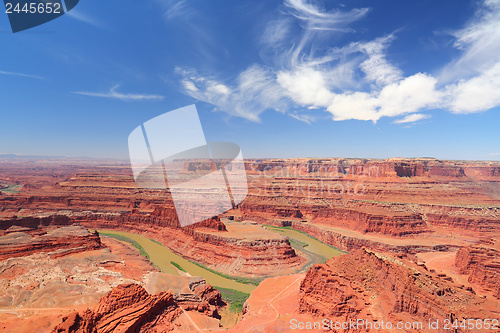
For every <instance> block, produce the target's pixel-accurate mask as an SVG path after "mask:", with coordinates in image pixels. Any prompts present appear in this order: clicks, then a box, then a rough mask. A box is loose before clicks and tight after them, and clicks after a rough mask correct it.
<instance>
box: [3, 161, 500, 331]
mask: <svg viewBox="0 0 500 333" xmlns="http://www.w3.org/2000/svg"><path fill="white" fill-rule="evenodd" d="M0 168H1V171H2V172H1V179H0V183H1V184H3V185H4V188H7V187H9V188H12V186H14V185H15V186H17V187H16V191H10V190H9V191H7V190H3V191H2V189H1V188H0V193H1V194H0V272H3V273H0V280H1V279H2V276H4V278H3V279H4V280H3V281H4V282H2V283H4V284H5V287H4V288H5V289H3V290H4V293H5V295H4V294H2V296H7V297H3V298H0V305H1V304H4V306H5V307H6V309H16V308H19V307H20V306H21V307H22V306H23V305H22V304H21V303H22V302H19V301H17V300H16V299H18V298H19V297H17V296H16V292H17V293H19V292H21V291H23V292H25V294H26V295H28V294H27V293H26V291H29V290H28V289H29V288H28V286H29V283H24V284H23V285H22V287H17V289H12V288H11V289H9V288H7V287H6V286H7V285H9V283H10V282H12V281H17V280H16V279H20V277H22V276H24V275H26V274H28V273H29V272H28V271H26V269H25V268H22V265H21V263H22V262H23V263H25V264H26V263H27V262H30V263H35V262H36V261H37V260H39V261H40V262H43V263H44V265H46V266H47V267H57V266H58V265H65V263H64V261H67V260H68V258H73V257H75V256H76V257H78V256H87V254H91V253H94V254H95V253H97V252H99V251H101V252H102V251H109V250H110V249H111V250H113V249H118V248H121V247H123V246H124V245H123V244H121V243H120V242H118V241H114V240H112V239H108V238H106V237H104V238H103V237H100V236H99V234H98V233H97V232H95V230H96V229H107V230H117V231H127V232H133V233H137V234H140V235H143V236H145V237H147V238H149V239H152V240H154V241H156V242H159V243H161V244H162V245H163V246H165V247H167V248H168V249H170V250H171V251H172V252H173V253H175V254H177V255H180V256H182V257H183V258H185V259H188V260H190V261H192V262H196V263H198V264H200V265H203V266H204V267H207V268H208V269H211V270H214V271H217V272H219V273H220V274H225V275H228V276H231V277H235V278H237V277H239V278H250V279H259V280H258V281H262V280H263V279H265V280H263V281H262V282H260V284H259V286H258V287H257V289H256V290H254V291H253V292H252V293H251V295H250V298H249V299H248V301H247V302H246V303H245V306H244V308H243V314H242V315H241V318H240V319H239V322H238V323H237V324H236V326H234V327H232V328H230V330H231V331H234V332H240V331H252V329H253V328H252V327H255V330H254V331H256V332H258V331H259V330H258V329H262V330H264V331H267V330H269V331H272V330H277V329H286V328H288V327H289V326H290V322H289V320H291V319H297V318H298V319H300V320H302V321H304V322H314V321H318V318H331V319H335V320H338V321H341V320H346V319H354V318H356V319H359V318H362V319H365V320H369V319H370V320H373V321H375V319H376V320H377V321H379V322H380V320H385V321H387V320H390V321H394V322H396V321H422V322H425V323H427V322H428V321H429V320H439V321H441V322H443V321H444V320H445V319H453V320H455V319H457V320H458V319H460V320H461V319H462V318H487V317H488V318H490V319H494V318H498V313H500V311H499V309H498V306H499V299H500V294H498V290H499V289H500V286H499V284H498V281H499V280H500V279H499V277H500V276H499V274H500V261H499V260H500V259H499V253H500V248H499V235H500V163H499V162H487V161H484V162H482V161H478V162H473V161H441V160H436V159H432V158H421V159H387V160H371V159H340V158H337V159H335V158H331V159H298V158H297V159H262V160H247V161H246V173H247V177H248V187H249V188H248V194H247V196H246V198H245V199H244V201H243V202H242V203H241V204H239V205H237V206H236V207H234V208H233V209H231V210H229V211H227V212H225V213H223V214H221V215H219V216H215V217H212V218H210V219H207V220H204V221H202V222H199V223H197V224H193V225H190V226H187V227H181V226H180V224H179V222H178V219H177V215H176V211H175V208H174V204H173V201H172V197H171V195H170V193H169V192H168V191H165V190H155V189H144V188H138V187H137V186H136V185H135V183H134V181H133V178H132V175H131V171H130V168H129V166H128V164H127V163H121V162H117V161H106V160H68V161H54V160H47V161H43V160H36V161H30V160H23V161H15V160H14V161H11V160H6V161H1V162H0ZM184 168H185V171H184V172H185V173H186V174H191V175H196V174H197V173H198V172H206V170H211V166H210V165H206V163H205V162H199V161H198V162H185V163H184ZM239 186H241V184H239ZM207 204H209V203H207ZM267 226H275V227H280V228H290V229H293V230H297V231H299V232H302V233H305V234H307V235H309V236H311V237H314V238H316V239H317V240H319V241H322V242H323V243H325V244H328V245H330V246H332V247H335V248H337V249H340V250H342V251H344V253H346V254H343V255H340V256H338V257H333V258H331V259H330V258H327V259H329V260H328V261H327V262H326V263H323V264H314V263H315V262H311V260H310V258H311V256H310V253H309V254H308V252H307V248H308V247H307V245H308V244H307V241H306V244H301V242H297V241H296V240H295V241H294V240H293V239H289V238H288V237H285V236H283V235H280V234H279V233H277V232H275V230H274V231H273V229H272V228H268V227H267ZM302 243H303V242H302ZM108 244H109V245H108ZM96 251H97V252H96ZM120 251H121V250H119V251H118V253H121V252H120ZM99 253H100V252H99ZM106 255H115V254H114V253H113V251H111V253H108V254H106ZM127 258H128V259H127V260H131V258H132V257H131V256H128V257H127ZM16 260H17V261H16ZM23 260H24V261H23ZM120 260H121V261H123V260H124V259H119V260H118V261H120ZM134 260H135V259H134ZM142 260H145V259H144V258H142ZM121 261H120V262H121ZM99 262H101V261H99ZM99 262H97V261H96V262H95V263H94V264H93V265H94V266H93V267H95V270H96V271H99V272H107V271H105V270H110V267H111V266H112V268H113V269H114V270H115V271H114V272H115V273H109V274H108V275H106V274H103V275H102V276H108V277H106V278H104V279H103V278H101V277H99V280H96V277H89V278H88V280H86V282H85V283H84V284H88V285H89V286H92V283H97V282H96V281H98V283H97V284H98V285H99V287H97V286H94V290H93V291H92V292H90V291H89V290H87V291H86V292H88V294H89V295H88V297H87V298H86V299H87V301H86V302H81V303H80V304H81V305H82V306H79V309H75V308H74V307H71V306H69V307H68V306H67V304H64V305H63V306H62V308H65V309H66V310H65V311H63V312H64V313H65V314H64V315H60V314H59V315H58V317H57V318H58V320H59V319H61V320H62V318H65V319H64V321H63V322H61V323H60V325H59V326H58V328H57V329H58V330H60V332H69V331H70V328H71V327H78V328H77V329H76V328H75V330H74V331H75V332H76V331H78V330H80V331H81V332H86V331H85V330H88V331H92V330H95V329H96V327H98V326H96V325H104V326H99V327H101V328H102V329H101V328H100V329H99V330H100V331H103V332H104V331H106V329H107V328H105V326H106V327H108V326H107V325H110V324H109V323H108V319H109V318H112V319H113V318H116V320H115V319H113V320H111V321H113V322H116V323H119V322H120V319H119V317H120V316H121V317H123V318H129V319H130V320H129V319H126V320H125V319H124V322H125V321H126V322H127V323H129V324H130V325H137V327H143V328H141V330H142V331H144V332H150V331H151V332H153V331H154V328H153V326H151V325H150V326H148V325H149V324H147V323H151V322H156V323H160V322H163V323H165V325H163V324H162V325H163V326H162V325H159V324H158V325H159V326H158V327H163V329H165V330H167V329H168V330H177V329H180V328H181V327H185V328H186V327H191V328H193V326H190V325H192V323H191V322H190V321H189V320H188V319H186V318H184V316H183V314H181V312H182V309H189V310H186V311H190V312H193V313H196V314H195V315H193V316H194V317H196V318H199V322H200V323H202V322H203V323H205V324H203V325H207V326H206V327H211V329H217V327H216V326H217V325H218V324H217V325H215V324H214V323H216V322H217V321H218V320H219V318H218V313H219V312H220V311H221V309H223V308H224V306H223V305H214V304H215V303H217V304H219V303H218V302H219V301H216V302H215V303H214V302H213V301H210V300H209V301H206V300H203V297H199V296H196V297H197V299H198V301H197V303H193V304H191V305H189V306H188V305H187V304H188V303H186V302H184V303H183V301H181V300H180V299H179V298H178V297H177V296H178V295H177V296H176V291H175V290H174V289H175V288H173V289H172V288H171V289H170V291H168V290H169V289H168V288H167V287H166V285H164V286H163V287H162V288H153V289H151V290H150V289H148V288H147V282H146V281H147V279H148V278H145V276H152V275H151V274H164V273H160V272H159V271H158V269H157V268H155V267H153V266H148V265H147V264H146V263H144V265H142V264H141V265H136V266H134V265H133V266H134V267H135V268H134V269H132V271H133V272H134V273H132V272H131V271H128V270H125V271H123V268H122V267H120V266H119V265H116V264H111V263H109V262H108V263H107V264H106V265H107V266H106V265H105V266H103V267H102V268H98V267H100V264H99ZM7 263H8V265H7ZM316 263H317V262H316ZM1 265H7V266H5V267H9V268H8V269H5V267H4V270H3V271H2V268H1ZM31 265H32V264H31ZM110 265H111V266H110ZM27 267H34V266H27ZM103 269H104V270H103ZM67 271H68V272H69V273H67V274H68V275H67V276H66V277H65V278H66V279H67V281H72V279H71V278H70V277H71V276H73V275H72V273H71V272H70V270H67ZM2 274H3V275H2ZM37 274H48V273H47V272H45V273H42V272H39V273H37ZM93 274H94V275H92V274H91V276H100V275H95V273H93ZM124 274H125V275H124ZM148 274H149V275H148ZM28 275H29V274H28ZM111 276H113V277H111ZM33 278H34V277H31V279H33ZM23 279H30V278H28V277H27V276H26V277H24V278H23ZM59 279H60V278H59ZM68 279H69V280H68ZM176 279H181V280H182V279H184V277H182V276H181V277H177V278H176ZM58 281H60V282H58V283H61V284H64V282H62V281H64V279H63V280H58ZM92 281H93V282H92ZM103 281H104V282H103ZM381 282H382V283H381ZM124 283H125V285H126V286H127V287H126V288H125V287H123V285H124ZM179 283H180V282H175V283H174V285H176V286H177V288H180V286H181V285H184V287H182V288H184V289H185V290H188V289H189V287H186V286H188V285H189V283H187V284H186V282H183V283H180V284H179ZM120 285H121V286H122V287H119V286H120ZM208 286H209V285H206V286H204V287H203V288H204V289H207V290H211V289H210V288H212V287H208ZM280 286H284V288H283V287H280ZM37 288H39V287H37ZM44 288H45V286H44ZM79 288H83V289H85V288H86V287H79ZM113 288H118V289H116V290H115V289H113ZM120 288H122V289H123V288H125V289H123V290H121V289H120ZM141 288H145V289H141ZM186 288H187V289H186ZM285 288H288V289H285ZM83 289H82V290H83ZM113 290H115V292H113ZM120 290H121V291H120ZM125 291H127V292H125ZM128 291H130V293H131V294H134V295H136V296H134V297H136V298H137V299H138V300H140V301H139V303H140V304H141V305H139V304H137V306H138V307H137V308H136V310H137V313H138V314H140V315H138V316H137V317H130V316H129V314H130V313H132V312H134V311H135V310H133V309H134V306H135V305H136V304H132V303H133V302H131V303H130V304H128V303H127V304H128V305H126V306H125V308H129V310H126V311H125V310H124V311H125V312H123V313H121V314H119V312H116V311H112V310H110V311H108V312H106V313H105V314H104V313H101V312H99V311H100V310H99V307H100V305H99V303H98V302H99V299H101V301H102V302H107V301H106V299H107V298H106V296H105V295H106V294H107V293H110V294H108V295H115V296H109V297H110V298H109V302H110V303H113V302H115V301H117V302H121V301H120V300H119V299H121V297H122V296H123V295H122V294H127V293H128ZM191 292H192V293H194V294H196V292H197V291H193V290H191ZM209 293H211V294H213V295H215V296H213V297H215V299H219V300H220V295H219V296H216V294H217V292H216V291H215V289H213V291H210V292H209ZM35 294H36V293H35ZM29 295H31V296H30V297H33V295H34V294H33V293H31V294H29ZM120 295H121V296H120ZM16 297H17V298H16ZM103 297H104V298H103ZM127 297H128V296H127ZM35 298H36V297H35ZM35 298H33V300H31V301H30V300H29V299H30V298H28V302H31V303H32V304H35V303H36V302H35ZM115 298H116V299H115ZM125 298H126V297H125ZM2 299H3V303H2ZM56 299H57V298H56ZM374 300H375V301H374ZM68 302H69V301H68ZM141 302H142V303H141ZM204 302H205V303H204ZM211 302H212V303H214V304H212V303H211ZM221 302H223V301H222V300H221ZM69 303H70V302H69ZM69 303H68V304H69ZM125 303H126V302H125ZM125 303H124V304H125ZM26 304H27V303H26ZM103 304H104V303H103ZM155 304H156V305H155ZM158 304H161V306H160V307H161V308H162V309H163V310H162V311H163V312H162V311H159V310H158V311H156V310H155V311H153V309H155V307H156V306H159V305H158ZM220 304H222V303H220ZM214 306H215V308H214ZM52 307H54V308H57V306H55V305H52ZM30 308H31V307H30ZM92 309H94V310H92ZM265 309H268V310H267V312H268V313H267V314H265V315H264V312H266V310H265ZM69 310H71V311H72V312H71V313H69V312H68V311H69ZM73 310H76V311H73ZM127 311H130V312H127ZM179 311H180V312H179ZM263 311H264V312H263ZM153 312H154V314H153ZM276 313H277V316H276ZM174 314H175V315H174ZM4 315H6V314H4ZM39 315H40V314H37V315H36V316H39ZM36 316H34V318H35V317H36ZM61 316H62V317H61ZM200 316H201V317H200ZM42 317H43V316H42ZM260 317H261V318H260ZM276 317H277V318H276ZM103 318H108V319H106V320H104V319H103ZM176 318H177V319H176ZM183 318H184V319H183ZM207 318H211V319H207ZM263 318H264V319H263ZM265 318H267V319H265ZM298 319H297V320H298ZM10 320H13V319H12V318H10V317H9V318H8V321H7V322H8V323H10V322H11V321H10ZM103 320H104V321H103ZM176 320H177V321H176ZM287 320H288V322H287ZM167 322H169V323H173V322H177V323H179V325H180V326H175V325H173V326H172V325H171V326H168V325H166V323H167ZM103 323H108V324H103ZM133 323H136V324H133ZM92 325H94V326H92ZM113 325H114V324H113ZM127 325H128V324H127ZM109 327H112V326H109ZM130 327H132V326H130ZM134 327H136V326H134ZM52 328H53V326H52V327H51V329H52ZM54 329H55V328H54ZM127 329H130V328H127ZM99 330H98V331H99ZM124 330H126V329H124ZM80 331H78V332H80ZM340 331H346V332H347V331H349V330H340ZM355 331H356V330H354V332H355ZM359 331H365V330H359ZM408 331H412V330H408ZM413 331H415V332H416V330H413Z"/></svg>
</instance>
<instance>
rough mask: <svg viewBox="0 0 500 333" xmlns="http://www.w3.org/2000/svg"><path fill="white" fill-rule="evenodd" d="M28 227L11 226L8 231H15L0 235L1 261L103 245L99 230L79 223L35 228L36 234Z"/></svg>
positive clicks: (58, 254) (88, 248)
mask: <svg viewBox="0 0 500 333" xmlns="http://www.w3.org/2000/svg"><path fill="white" fill-rule="evenodd" d="M26 229H27V228H26ZM26 229H21V230H23V231H25V232H19V231H15V230H16V228H12V227H11V228H10V229H8V230H7V231H10V230H14V232H9V233H8V234H6V235H4V236H0V261H1V260H5V259H8V258H14V257H25V256H29V255H31V254H35V253H39V252H46V253H49V254H50V256H51V257H52V258H57V257H61V256H65V255H68V254H71V253H77V252H84V251H90V250H97V249H99V248H101V247H102V244H101V240H100V238H99V234H98V233H97V231H95V232H89V231H88V230H87V229H86V228H84V227H82V226H79V225H71V226H65V227H60V228H57V229H54V230H44V229H43V228H42V229H35V231H36V234H34V235H30V234H29V232H30V231H32V229H27V230H26Z"/></svg>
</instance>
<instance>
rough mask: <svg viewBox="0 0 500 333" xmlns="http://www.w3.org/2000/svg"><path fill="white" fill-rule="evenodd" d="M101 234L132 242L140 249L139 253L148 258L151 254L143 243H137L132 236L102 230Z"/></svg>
mask: <svg viewBox="0 0 500 333" xmlns="http://www.w3.org/2000/svg"><path fill="white" fill-rule="evenodd" d="M99 235H101V236H105V237H110V238H114V239H117V240H119V241H122V242H127V243H130V244H131V245H132V246H133V247H135V248H136V249H138V250H139V254H140V255H141V256H145V257H146V258H148V259H149V254H148V253H147V252H146V250H144V248H143V247H142V246H141V244H139V243H137V242H136V241H135V240H133V239H130V238H128V237H125V236H122V235H116V234H109V233H106V232H100V233H99Z"/></svg>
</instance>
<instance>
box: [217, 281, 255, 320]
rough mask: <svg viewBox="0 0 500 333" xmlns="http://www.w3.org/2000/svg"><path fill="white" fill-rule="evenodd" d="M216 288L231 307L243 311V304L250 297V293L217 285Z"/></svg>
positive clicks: (233, 309) (232, 309) (238, 311)
mask: <svg viewBox="0 0 500 333" xmlns="http://www.w3.org/2000/svg"><path fill="white" fill-rule="evenodd" d="M216 289H217V290H218V291H219V292H220V294H221V296H222V299H223V300H224V301H225V302H226V303H227V304H228V305H229V309H230V310H231V311H234V312H237V313H239V314H241V312H242V311H243V304H245V302H246V300H247V299H248V297H250V294H247V293H244V292H241V291H238V290H233V289H226V288H220V287H216Z"/></svg>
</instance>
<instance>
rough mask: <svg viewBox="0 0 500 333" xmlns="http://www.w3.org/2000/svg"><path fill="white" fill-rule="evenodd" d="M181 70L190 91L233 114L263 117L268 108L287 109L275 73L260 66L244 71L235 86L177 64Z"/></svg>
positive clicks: (178, 69)
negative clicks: (184, 68)
mask: <svg viewBox="0 0 500 333" xmlns="http://www.w3.org/2000/svg"><path fill="white" fill-rule="evenodd" d="M177 72H178V73H179V74H181V75H182V76H183V77H184V78H183V79H182V84H183V86H184V88H185V89H186V93H187V94H188V95H190V96H192V97H194V98H196V99H197V100H199V101H203V102H207V103H210V104H212V105H214V106H216V108H217V109H220V110H222V111H225V112H227V113H229V114H231V115H235V116H239V117H242V118H245V119H248V120H251V121H259V115H260V114H261V113H262V112H263V111H264V110H266V109H274V110H276V111H281V112H283V111H284V110H285V109H286V103H287V100H286V98H285V97H284V94H283V89H282V88H281V87H280V86H279V85H278V84H277V83H276V81H275V78H274V74H273V73H272V72H270V71H269V70H266V69H264V68H262V67H260V66H252V67H250V68H248V69H247V70H245V71H244V72H242V73H240V75H239V76H238V77H237V78H236V80H235V82H234V85H233V87H232V88H230V87H228V86H227V85H225V84H223V83H221V82H218V81H217V80H212V79H208V78H206V77H203V76H200V75H198V74H197V73H196V72H195V71H189V70H183V69H180V68H177Z"/></svg>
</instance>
